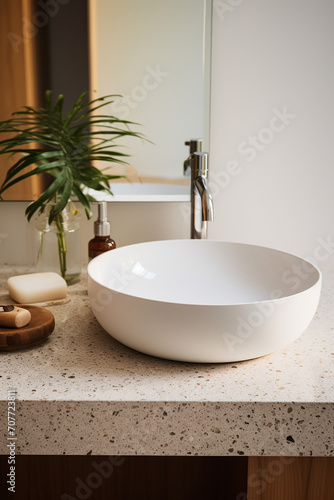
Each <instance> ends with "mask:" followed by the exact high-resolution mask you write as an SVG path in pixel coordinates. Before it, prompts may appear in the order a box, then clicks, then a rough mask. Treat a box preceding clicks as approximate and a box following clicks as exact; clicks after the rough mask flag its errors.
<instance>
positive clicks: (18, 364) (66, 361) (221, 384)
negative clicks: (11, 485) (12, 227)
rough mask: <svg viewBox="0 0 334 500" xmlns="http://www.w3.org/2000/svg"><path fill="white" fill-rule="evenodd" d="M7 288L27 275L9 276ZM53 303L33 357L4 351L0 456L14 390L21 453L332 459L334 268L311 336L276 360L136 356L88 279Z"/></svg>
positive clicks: (0, 297)
mask: <svg viewBox="0 0 334 500" xmlns="http://www.w3.org/2000/svg"><path fill="white" fill-rule="evenodd" d="M2 271H3V272H2V274H1V280H0V303H10V302H11V301H10V299H9V297H8V295H7V288H6V279H7V278H8V277H9V276H11V275H15V274H22V273H24V272H28V270H27V269H22V268H19V267H17V268H6V267H4V268H3V270H2ZM69 296H70V299H71V300H70V302H68V303H66V304H63V305H58V306H51V307H49V309H50V310H51V311H52V313H53V314H54V316H55V320H56V329H55V331H54V332H53V334H52V335H51V336H50V337H49V339H48V340H46V341H45V342H44V343H43V344H40V345H39V346H36V347H34V348H30V349H26V350H22V351H18V352H8V353H0V376H1V378H0V381H1V382H0V387H1V401H0V422H2V424H1V427H2V428H1V431H0V435H2V436H3V437H4V439H2V440H1V454H6V453H7V449H6V436H7V434H6V433H7V427H6V422H7V400H6V398H7V389H8V388H12V387H14V388H16V389H17V393H18V401H17V415H16V416H17V434H18V442H17V450H18V452H19V453H22V454H87V453H92V454H93V455H94V454H103V455H106V454H110V455H111V454H128V455H136V454H142V455H162V454H164V455H187V454H188V455H248V456H250V455H287V456H288V455H294V456H297V455H301V456H302V455H305V456H310V455H313V456H331V455H334V430H333V427H334V405H333V401H334V384H333V382H334V377H333V373H334V367H333V357H334V336H333V327H334V321H333V319H334V270H333V271H327V272H325V273H324V275H323V288H322V296H321V300H320V304H319V308H318V311H317V313H316V316H315V318H314V320H313V322H312V323H311V325H310V326H309V328H308V329H307V331H306V332H305V333H304V334H303V335H302V336H301V337H300V338H299V339H298V340H297V341H295V342H294V343H292V344H290V345H289V346H288V347H287V348H286V349H284V350H281V351H279V352H277V353H274V354H271V355H268V356H265V357H263V358H259V359H256V360H251V361H245V362H242V363H230V364H218V365H213V364H212V365H209V364H204V365H203V364H191V363H179V362H172V361H166V360H161V359H157V358H153V357H150V356H146V355H144V354H140V353H137V352H135V351H132V350H130V349H129V348H127V347H125V346H123V345H121V344H119V343H118V342H117V341H116V340H114V339H113V338H112V337H110V336H109V335H108V334H107V333H106V332H105V331H104V330H103V329H102V328H101V327H100V326H99V324H98V323H97V321H96V320H95V318H94V316H93V314H92V312H91V309H90V306H89V303H88V297H87V292H86V276H85V275H83V278H82V280H81V282H80V283H78V284H75V285H72V286H70V287H69Z"/></svg>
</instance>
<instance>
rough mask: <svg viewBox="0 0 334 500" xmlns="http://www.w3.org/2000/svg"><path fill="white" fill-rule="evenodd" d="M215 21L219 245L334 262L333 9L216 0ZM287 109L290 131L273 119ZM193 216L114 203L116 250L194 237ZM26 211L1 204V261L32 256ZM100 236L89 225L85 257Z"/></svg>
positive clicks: (178, 207)
mask: <svg viewBox="0 0 334 500" xmlns="http://www.w3.org/2000/svg"><path fill="white" fill-rule="evenodd" d="M237 4H238V5H237ZM224 9H225V10H224ZM213 18H214V19H213V54H212V100H211V149H210V153H211V160H210V169H211V185H212V189H213V192H214V203H215V221H214V222H213V223H211V225H210V229H209V234H210V238H217V239H226V240H231V241H232V240H234V241H244V242H250V243H255V244H260V245H267V246H271V247H275V248H279V249H282V250H286V251H290V252H293V253H297V254H299V255H302V256H304V257H312V258H313V259H315V260H317V261H318V264H319V266H320V267H325V266H326V267H327V266H330V265H333V264H334V257H333V254H334V251H333V248H332V247H331V245H330V244H328V243H327V247H326V244H325V243H324V242H326V241H331V240H333V241H334V222H333V214H334V196H333V193H332V192H333V186H334V174H333V152H332V144H333V142H334V141H333V136H334V126H333V125H334V123H333V116H334V98H333V89H334V69H333V61H332V52H333V48H334V30H333V29H332V20H333V19H334V2H332V0H318V1H317V2H315V1H313V0H247V1H246V0H245V1H241V0H239V1H238V0H226V1H224V2H223V1H221V2H215V8H214V14H213ZM273 110H276V111H273ZM284 110H286V112H287V114H288V115H289V116H290V115H291V116H290V117H287V118H285V119H284V120H285V122H286V123H284V122H282V121H281V120H279V119H277V118H275V116H278V115H279V113H282V112H284ZM292 115H293V118H292ZM270 127H271V128H272V129H273V131H271V130H268V128H270ZM249 137H259V139H257V141H258V142H257V143H256V144H257V147H258V148H261V149H262V150H261V151H258V150H256V149H254V147H253V146H252V147H250V146H249V144H248V142H249V140H252V139H249ZM265 142H266V144H264V143H265ZM247 149H248V151H247ZM249 149H251V151H249ZM253 157H254V159H253ZM250 160H252V161H250ZM231 162H233V163H231ZM228 171H229V172H230V173H228ZM231 172H232V173H233V174H234V175H231ZM228 176H229V182H228ZM188 208H189V207H188V204H187V203H183V204H178V203H173V204H164V203H163V204H159V203H152V204H151V203H143V204H139V203H124V204H119V203H112V204H110V205H109V208H108V213H109V217H110V220H111V223H112V235H113V236H114V238H115V240H116V242H117V243H118V244H119V245H123V244H128V243H133V242H135V241H144V240H151V239H163V238H179V237H181V238H187V237H188V234H189V229H188V228H189V220H188V216H187V213H188ZM23 212H24V208H23V205H22V204H21V203H9V202H8V203H7V202H6V203H3V204H0V262H11V263H13V262H14V263H18V262H25V261H27V260H28V261H29V260H30V259H31V256H32V254H33V253H34V252H33V251H32V250H31V245H32V243H31V241H32V235H31V231H32V229H31V228H29V227H28V228H27V227H26V222H25V218H24V215H23ZM91 233H92V222H90V223H84V224H83V243H82V245H83V253H84V255H85V256H86V245H87V241H88V239H89V238H90V237H91Z"/></svg>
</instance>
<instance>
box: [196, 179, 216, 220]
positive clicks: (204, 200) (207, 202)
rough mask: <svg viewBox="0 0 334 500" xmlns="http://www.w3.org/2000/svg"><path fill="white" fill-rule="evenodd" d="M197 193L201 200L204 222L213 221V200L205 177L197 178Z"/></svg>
mask: <svg viewBox="0 0 334 500" xmlns="http://www.w3.org/2000/svg"><path fill="white" fill-rule="evenodd" d="M194 189H195V193H196V191H197V193H198V194H199V196H200V198H201V212H202V222H207V221H213V199H212V194H211V190H210V188H209V186H208V182H207V179H206V178H205V177H197V178H196V179H195V182H194Z"/></svg>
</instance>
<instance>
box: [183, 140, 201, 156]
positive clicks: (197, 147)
mask: <svg viewBox="0 0 334 500" xmlns="http://www.w3.org/2000/svg"><path fill="white" fill-rule="evenodd" d="M184 145H185V146H189V155H192V154H193V153H195V152H196V151H202V145H203V139H190V141H186V142H185V143H184Z"/></svg>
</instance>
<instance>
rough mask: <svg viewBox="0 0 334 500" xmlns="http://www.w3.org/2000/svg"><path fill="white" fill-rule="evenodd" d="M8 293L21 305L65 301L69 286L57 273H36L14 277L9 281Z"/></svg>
mask: <svg viewBox="0 0 334 500" xmlns="http://www.w3.org/2000/svg"><path fill="white" fill-rule="evenodd" d="M7 286H8V292H9V295H10V296H11V298H12V299H13V300H15V301H16V302H19V303H20V304H31V303H33V302H42V301H43V302H44V301H47V300H56V299H63V298H65V297H66V295H67V284H66V281H65V280H64V278H62V277H61V276H59V274H57V273H34V274H21V275H20V276H12V277H11V278H8V280H7Z"/></svg>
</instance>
